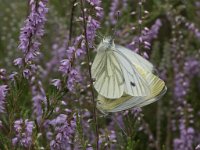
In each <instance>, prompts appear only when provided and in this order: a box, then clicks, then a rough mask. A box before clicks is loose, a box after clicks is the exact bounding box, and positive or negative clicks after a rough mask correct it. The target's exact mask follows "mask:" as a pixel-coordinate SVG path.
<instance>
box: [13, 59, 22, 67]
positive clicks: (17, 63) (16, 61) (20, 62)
mask: <svg viewBox="0 0 200 150" xmlns="http://www.w3.org/2000/svg"><path fill="white" fill-rule="evenodd" d="M14 65H15V66H18V67H19V68H21V67H22V65H23V60H22V58H16V59H15V60H14Z"/></svg>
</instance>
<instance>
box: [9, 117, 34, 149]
mask: <svg viewBox="0 0 200 150" xmlns="http://www.w3.org/2000/svg"><path fill="white" fill-rule="evenodd" d="M33 128H34V122H33V121H29V120H28V119H26V120H23V119H19V120H16V121H15V122H14V129H15V132H16V134H15V137H14V138H13V139H12V143H13V145H20V146H22V147H24V148H30V147H31V144H32V142H33V141H32V133H33Z"/></svg>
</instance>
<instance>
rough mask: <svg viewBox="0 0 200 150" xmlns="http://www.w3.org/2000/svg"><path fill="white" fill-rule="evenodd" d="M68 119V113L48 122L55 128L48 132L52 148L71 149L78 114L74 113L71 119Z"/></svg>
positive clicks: (53, 149) (55, 149)
mask: <svg viewBox="0 0 200 150" xmlns="http://www.w3.org/2000/svg"><path fill="white" fill-rule="evenodd" d="M68 119H69V118H68V116H67V115H66V114H60V115H59V116H57V117H56V118H55V119H53V120H50V121H49V122H48V126H49V127H53V128H52V129H53V130H54V131H52V132H49V133H48V135H49V139H50V148H51V150H57V149H70V146H71V144H73V143H72V136H73V134H74V133H75V129H76V115H75V114H74V115H73V117H72V118H71V120H70V121H69V120H68Z"/></svg>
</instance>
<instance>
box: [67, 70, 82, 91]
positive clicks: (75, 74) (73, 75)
mask: <svg viewBox="0 0 200 150" xmlns="http://www.w3.org/2000/svg"><path fill="white" fill-rule="evenodd" d="M68 77H69V79H68V81H67V87H68V89H69V90H70V91H73V89H74V86H75V84H74V83H78V82H80V80H81V77H80V74H79V71H78V70H77V69H72V70H71V71H70V73H69V76H68Z"/></svg>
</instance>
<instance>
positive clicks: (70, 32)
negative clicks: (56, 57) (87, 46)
mask: <svg viewBox="0 0 200 150" xmlns="http://www.w3.org/2000/svg"><path fill="white" fill-rule="evenodd" d="M76 1H77V0H74V1H73V2H72V9H71V15H70V27H69V44H68V45H70V44H71V40H72V33H73V20H74V11H75V5H74V4H75V3H76Z"/></svg>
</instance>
